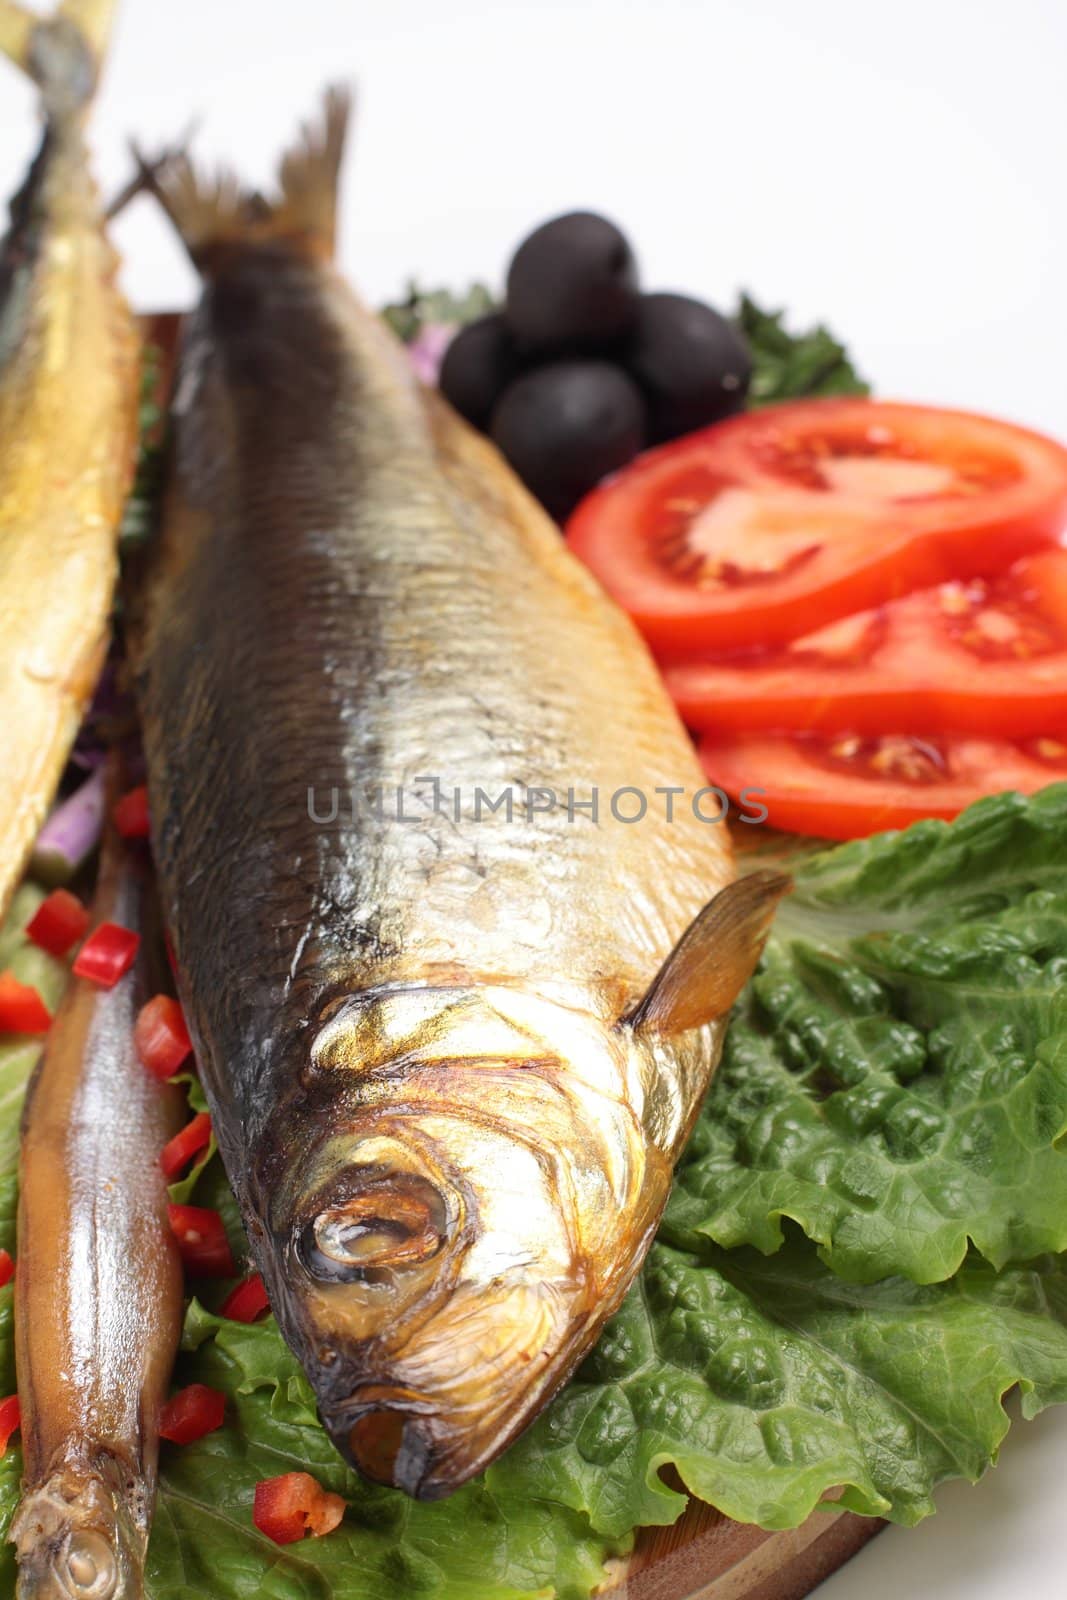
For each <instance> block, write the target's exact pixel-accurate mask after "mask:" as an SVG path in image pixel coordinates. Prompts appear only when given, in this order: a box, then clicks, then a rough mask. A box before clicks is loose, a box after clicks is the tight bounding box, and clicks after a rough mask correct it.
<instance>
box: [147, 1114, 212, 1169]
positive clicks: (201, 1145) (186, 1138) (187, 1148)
mask: <svg viewBox="0 0 1067 1600" xmlns="http://www.w3.org/2000/svg"><path fill="white" fill-rule="evenodd" d="M210 1143H211V1118H210V1117H209V1116H208V1114H207V1112H206V1111H198V1112H197V1114H196V1116H195V1117H194V1118H193V1119H192V1121H191V1122H188V1123H186V1125H185V1127H184V1128H183V1129H182V1130H181V1132H180V1133H176V1134H175V1135H174V1138H173V1139H171V1140H170V1141H169V1142H168V1143H167V1144H165V1145H164V1146H163V1154H162V1155H161V1156H160V1158H159V1164H160V1166H161V1167H162V1168H163V1176H164V1177H165V1178H166V1179H167V1181H168V1182H172V1181H173V1180H174V1179H175V1178H176V1177H177V1176H178V1174H179V1172H183V1171H184V1170H185V1168H186V1167H187V1166H188V1165H189V1163H190V1161H192V1159H193V1157H194V1156H198V1155H199V1154H200V1152H201V1151H202V1150H206V1149H207V1147H208V1145H209V1144H210Z"/></svg>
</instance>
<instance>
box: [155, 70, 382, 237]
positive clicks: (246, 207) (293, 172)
mask: <svg viewBox="0 0 1067 1600" xmlns="http://www.w3.org/2000/svg"><path fill="white" fill-rule="evenodd" d="M351 104H352V102H351V96H350V94H349V93H348V90H347V89H343V88H337V87H334V88H331V89H329V90H328V91H327V93H326V98H325V104H324V110H323V114H322V117H321V119H320V120H319V121H317V122H314V123H311V122H309V123H305V124H304V126H303V127H302V128H301V130H300V135H299V138H298V139H297V141H296V143H295V144H294V145H293V147H292V148H291V149H290V150H289V151H287V152H286V154H285V155H284V156H283V157H282V160H281V164H280V166H279V170H278V191H279V192H278V195H277V197H276V198H275V199H268V198H266V197H265V196H263V195H260V194H256V193H254V192H252V191H251V190H248V189H245V188H244V187H243V185H242V184H241V183H240V181H239V179H238V178H237V177H236V176H235V175H234V174H233V173H232V172H230V171H229V170H228V169H226V168H221V169H220V170H219V171H218V172H216V173H214V174H206V173H203V172H200V171H198V170H197V168H196V167H195V166H194V164H193V162H192V161H191V160H190V158H189V155H188V153H187V152H186V151H184V150H183V151H181V152H179V153H177V154H175V155H173V156H171V157H170V158H169V159H166V160H164V161H162V162H160V163H158V164H156V165H153V163H151V162H150V161H148V160H146V159H145V158H144V157H143V156H141V155H139V154H137V152H136V150H135V154H137V159H138V162H139V165H140V168H141V176H142V179H143V182H144V186H145V187H146V188H149V189H151V190H152V192H153V193H154V194H155V195H156V197H157V198H158V199H159V201H160V203H161V204H162V205H163V208H164V209H165V211H166V212H167V215H168V216H169V217H170V219H171V221H172V222H173V224H174V226H175V228H176V229H177V230H178V233H179V235H180V236H181V239H182V241H183V243H184V244H185V247H186V249H187V250H188V251H189V254H190V255H191V256H192V258H193V261H194V262H195V263H196V265H197V266H202V265H203V264H204V262H205V260H207V259H208V258H209V257H210V256H211V255H212V254H213V253H214V252H215V251H216V250H218V249H224V248H225V247H226V246H228V245H234V244H249V243H255V242H257V241H264V240H269V239H285V240H287V241H288V242H289V244H290V245H291V246H293V247H295V248H296V249H297V250H298V251H300V252H302V253H304V254H307V255H308V256H311V257H322V256H325V257H332V255H333V251H334V240H335V234H336V225H337V186H338V178H339V176H340V170H341V161H342V158H343V156H344V147H345V136H346V132H347V129H348V121H349V116H350V113H351Z"/></svg>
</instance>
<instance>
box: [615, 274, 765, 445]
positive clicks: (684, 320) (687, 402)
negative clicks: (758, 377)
mask: <svg viewBox="0 0 1067 1600" xmlns="http://www.w3.org/2000/svg"><path fill="white" fill-rule="evenodd" d="M625 361H626V369H627V371H628V372H630V373H631V374H632V375H633V377H635V378H636V379H637V381H638V383H639V384H640V385H641V388H642V390H643V391H644V395H645V399H646V400H647V401H648V411H649V435H650V438H651V440H652V442H653V443H657V444H658V443H659V442H660V441H662V440H664V439H676V438H678V436H679V435H680V434H683V433H691V432H692V431H693V429H694V428H703V427H706V426H707V425H708V424H709V423H712V422H718V421H720V420H721V418H723V417H729V416H732V415H733V413H734V412H735V411H742V410H744V405H745V397H746V395H747V394H748V385H749V381H750V379H751V377H752V358H751V356H750V355H749V352H748V347H747V345H746V344H745V341H744V339H743V338H742V337H741V335H740V334H739V333H738V332H737V329H736V328H734V327H733V326H732V324H731V323H729V322H727V320H726V318H725V317H721V316H720V315H719V313H718V312H717V311H713V310H712V308H711V307H710V306H706V305H703V304H702V303H701V301H699V300H690V299H689V297H688V296H687V295H684V294H646V295H642V296H641V303H640V305H639V307H638V311H637V323H636V326H635V328H634V332H633V336H632V339H631V342H630V344H629V347H628V349H627V353H626V358H625Z"/></svg>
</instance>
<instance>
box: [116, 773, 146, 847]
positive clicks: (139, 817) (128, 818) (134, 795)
mask: <svg viewBox="0 0 1067 1600" xmlns="http://www.w3.org/2000/svg"><path fill="white" fill-rule="evenodd" d="M111 820H112V822H113V823H114V824H115V827H116V829H117V831H118V832H119V834H121V836H122V838H124V839H147V838H148V836H149V834H150V833H151V831H152V829H151V823H150V820H149V816H148V788H147V786H146V785H145V784H143V783H142V784H139V785H138V787H137V788H136V789H129V790H127V792H126V793H125V794H124V795H121V796H120V797H119V799H118V800H117V801H116V802H115V805H114V807H113V809H112V812H111Z"/></svg>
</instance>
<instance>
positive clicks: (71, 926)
mask: <svg viewBox="0 0 1067 1600" xmlns="http://www.w3.org/2000/svg"><path fill="white" fill-rule="evenodd" d="M88 931H89V913H88V911H87V910H86V908H85V906H83V905H82V903H81V901H80V900H79V899H78V897H77V895H76V894H71V892H70V890H69V889H53V890H52V893H51V894H50V895H49V896H48V898H47V900H42V901H41V903H40V905H39V906H38V907H37V910H36V911H35V912H34V914H33V916H32V917H31V918H30V920H29V922H28V923H27V924H26V932H27V934H28V936H29V937H30V938H31V939H32V940H33V942H34V944H36V945H40V947H41V949H42V950H47V951H48V953H49V955H52V956H65V955H66V953H67V951H68V950H69V949H70V947H71V945H75V944H77V942H78V940H79V939H84V938H85V935H86V933H87V932H88Z"/></svg>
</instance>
